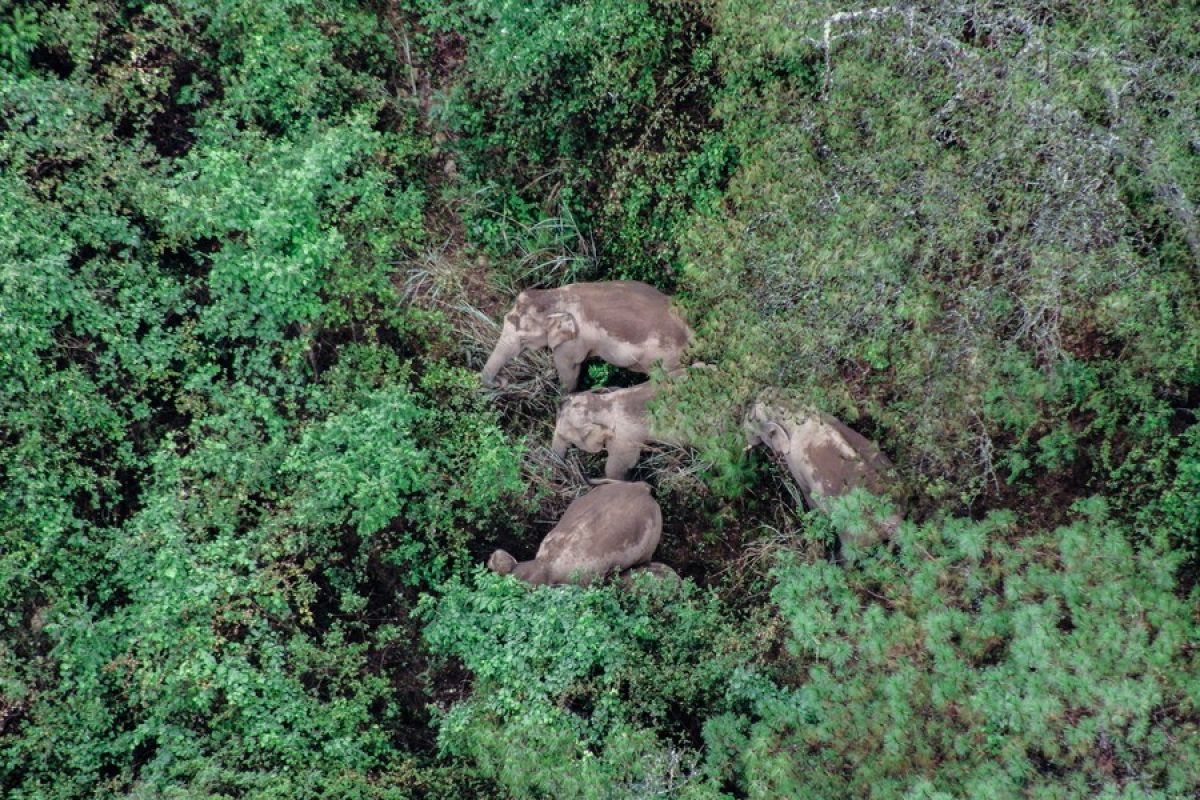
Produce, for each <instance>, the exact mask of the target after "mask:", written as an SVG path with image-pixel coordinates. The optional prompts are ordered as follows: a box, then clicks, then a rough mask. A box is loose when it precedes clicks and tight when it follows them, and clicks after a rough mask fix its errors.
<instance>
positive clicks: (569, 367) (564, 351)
mask: <svg viewBox="0 0 1200 800" xmlns="http://www.w3.org/2000/svg"><path fill="white" fill-rule="evenodd" d="M576 355H577V354H576V353H575V352H573V348H569V347H560V348H558V349H557V350H555V351H554V369H556V370H557V371H558V383H559V385H560V386H562V390H563V393H564V394H565V393H566V392H571V391H574V390H575V385H576V384H577V383H579V368H580V367H582V366H583V359H582V358H577V357H576Z"/></svg>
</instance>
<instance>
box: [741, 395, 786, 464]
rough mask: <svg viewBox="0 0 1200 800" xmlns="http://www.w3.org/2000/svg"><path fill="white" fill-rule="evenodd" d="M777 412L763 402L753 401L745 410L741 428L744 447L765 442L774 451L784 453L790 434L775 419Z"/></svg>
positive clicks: (748, 447) (755, 445)
mask: <svg viewBox="0 0 1200 800" xmlns="http://www.w3.org/2000/svg"><path fill="white" fill-rule="evenodd" d="M776 416H777V412H774V411H773V410H772V409H771V407H770V406H768V405H766V404H765V403H761V402H759V403H755V404H754V405H752V406H751V407H750V410H749V411H748V412H746V417H745V419H744V420H743V422H742V429H743V430H744V431H745V433H746V449H747V450H749V449H750V448H752V447H757V446H758V445H760V444H765V445H766V446H767V447H770V448H771V449H772V450H774V451H775V452H776V453H779V454H781V455H782V454H786V453H787V452H788V450H789V449H790V447H791V436H790V434H789V433H788V432H787V430H786V429H785V428H784V427H783V426H782V425H780V424H779V423H778V422H776V421H775V417H776Z"/></svg>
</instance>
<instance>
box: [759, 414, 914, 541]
mask: <svg viewBox="0 0 1200 800" xmlns="http://www.w3.org/2000/svg"><path fill="white" fill-rule="evenodd" d="M744 429H745V432H746V441H747V448H746V449H747V450H749V449H750V448H751V447H754V446H755V445H757V444H760V443H765V444H766V445H767V446H768V447H769V448H771V450H773V451H774V452H775V453H777V454H779V455H780V456H782V457H783V459H784V461H785V462H786V463H787V466H788V470H789V471H790V472H791V473H792V477H793V478H795V480H796V483H797V484H798V485H799V487H800V492H801V494H803V495H804V500H805V502H806V503H807V504H808V505H809V506H810V507H812V508H819V509H821V510H822V511H824V512H826V513H828V512H829V509H830V504H829V502H828V498H834V497H842V496H843V495H846V494H849V493H850V492H852V491H854V490H855V489H860V488H861V489H865V490H866V491H868V492H870V493H871V494H873V495H877V496H882V497H887V496H888V494H889V492H890V491H891V490H892V488H893V482H892V480H891V472H892V469H893V467H892V462H891V461H890V460H888V457H887V456H885V455H884V454H883V452H882V451H880V449H879V448H878V447H877V446H876V445H875V444H874V443H873V442H871V441H870V440H869V439H867V438H866V437H864V436H863V435H862V434H860V433H858V432H856V431H853V430H851V429H850V428H849V427H847V426H846V425H845V423H843V422H842V421H841V420H839V419H837V418H836V417H834V416H832V415H830V414H825V413H823V412H820V411H817V410H816V409H812V408H805V409H802V410H800V411H799V412H794V413H788V412H786V411H784V410H783V409H782V408H781V407H779V406H775V405H772V404H768V403H764V402H757V403H755V404H754V405H753V406H751V408H750V410H749V411H748V412H747V414H746V417H745V420H744ZM900 521H901V516H900V514H898V513H891V514H888V515H887V516H886V517H883V518H879V517H878V516H877V517H876V518H875V519H874V520H873V521H872V522H871V523H870V524H869V530H867V531H866V532H862V531H850V530H844V529H843V530H840V531H839V538H840V539H841V541H842V544H843V545H846V544H853V545H854V546H856V547H866V546H869V545H873V544H878V543H879V542H881V541H883V540H885V539H887V538H889V537H890V536H891V535H892V534H893V533H895V531H896V528H897V527H899V525H900Z"/></svg>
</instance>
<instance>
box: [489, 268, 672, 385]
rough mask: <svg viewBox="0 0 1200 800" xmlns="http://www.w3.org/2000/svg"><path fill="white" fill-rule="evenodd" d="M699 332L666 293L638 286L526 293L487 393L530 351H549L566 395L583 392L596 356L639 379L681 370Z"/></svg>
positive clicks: (504, 336)
mask: <svg viewBox="0 0 1200 800" xmlns="http://www.w3.org/2000/svg"><path fill="white" fill-rule="evenodd" d="M691 337H692V331H691V329H689V328H688V326H687V323H685V322H684V321H683V320H682V319H681V318H680V317H679V316H678V315H677V314H675V312H674V311H672V310H671V307H670V301H669V299H668V298H667V296H666V295H665V294H663V293H662V292H660V291H658V290H657V289H655V288H654V287H652V286H647V285H646V284H644V283H639V282H638V281H605V282H602V283H572V284H569V285H567V286H563V287H560V288H558V289H526V290H525V291H523V292H521V294H519V295H518V296H517V302H516V304H515V305H514V306H513V308H512V310H511V311H509V312H508V314H506V315H505V317H504V328H503V330H502V331H501V332H500V340H499V341H498V342H496V347H495V348H494V349H493V350H492V354H491V356H490V357H489V358H488V360H487V364H486V365H484V368H483V372H482V374H481V377H482V379H483V384H484V386H495V385H496V375H497V374H498V373H499V372H500V370H501V369H503V368H504V365H505V364H507V363H508V362H509V361H511V360H512V359H514V358H516V357H517V356H518V355H520V354H521V353H522V352H524V351H525V350H529V349H533V348H539V347H549V348H550V349H551V350H552V351H553V352H554V368H555V369H556V370H557V371H558V380H559V383H560V384H561V385H562V390H563V391H564V392H569V391H571V390H573V389H574V388H575V385H576V383H578V381H579V368H580V367H581V366H582V365H583V362H584V361H586V360H587V359H588V357H589V356H599V357H600V358H602V359H604V360H605V361H607V362H608V363H610V364H613V365H615V366H618V367H626V368H628V369H631V370H634V371H635V372H643V373H648V372H650V367H651V365H653V364H654V362H656V361H661V362H662V365H663V368H664V369H666V370H668V371H669V370H673V369H675V368H677V367H678V366H679V364H680V361H681V359H682V358H683V350H684V348H686V347H687V346H688V343H689V342H690V341H691Z"/></svg>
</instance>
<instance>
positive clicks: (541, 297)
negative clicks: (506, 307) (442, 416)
mask: <svg viewBox="0 0 1200 800" xmlns="http://www.w3.org/2000/svg"><path fill="white" fill-rule="evenodd" d="M578 335H579V322H578V320H577V319H576V318H575V315H574V314H571V313H570V312H567V311H558V310H556V302H555V293H554V292H553V291H539V290H536V289H529V290H526V291H524V292H521V294H519V295H517V302H516V304H515V305H513V307H512V310H511V311H509V312H508V313H507V314H506V315H505V316H504V327H503V328H502V329H501V331H500V338H499V340H498V341H497V342H496V346H495V347H494V348H493V349H492V354H491V355H490V356H489V357H488V360H487V364H485V365H484V367H483V372H482V374H481V377H482V379H483V385H484V386H495V385H496V375H497V374H498V373H499V372H500V370H502V369H503V368H504V366H505V365H506V364H507V363H508V362H509V361H512V360H513V359H514V358H516V357H517V356H519V355H521V353H523V352H525V351H526V350H532V349H537V348H539V347H549V348H550V349H551V350H553V349H555V348H557V347H559V346H560V345H562V344H563V343H565V342H568V341H570V340H571V339H574V338H576V337H577V336H578Z"/></svg>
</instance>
